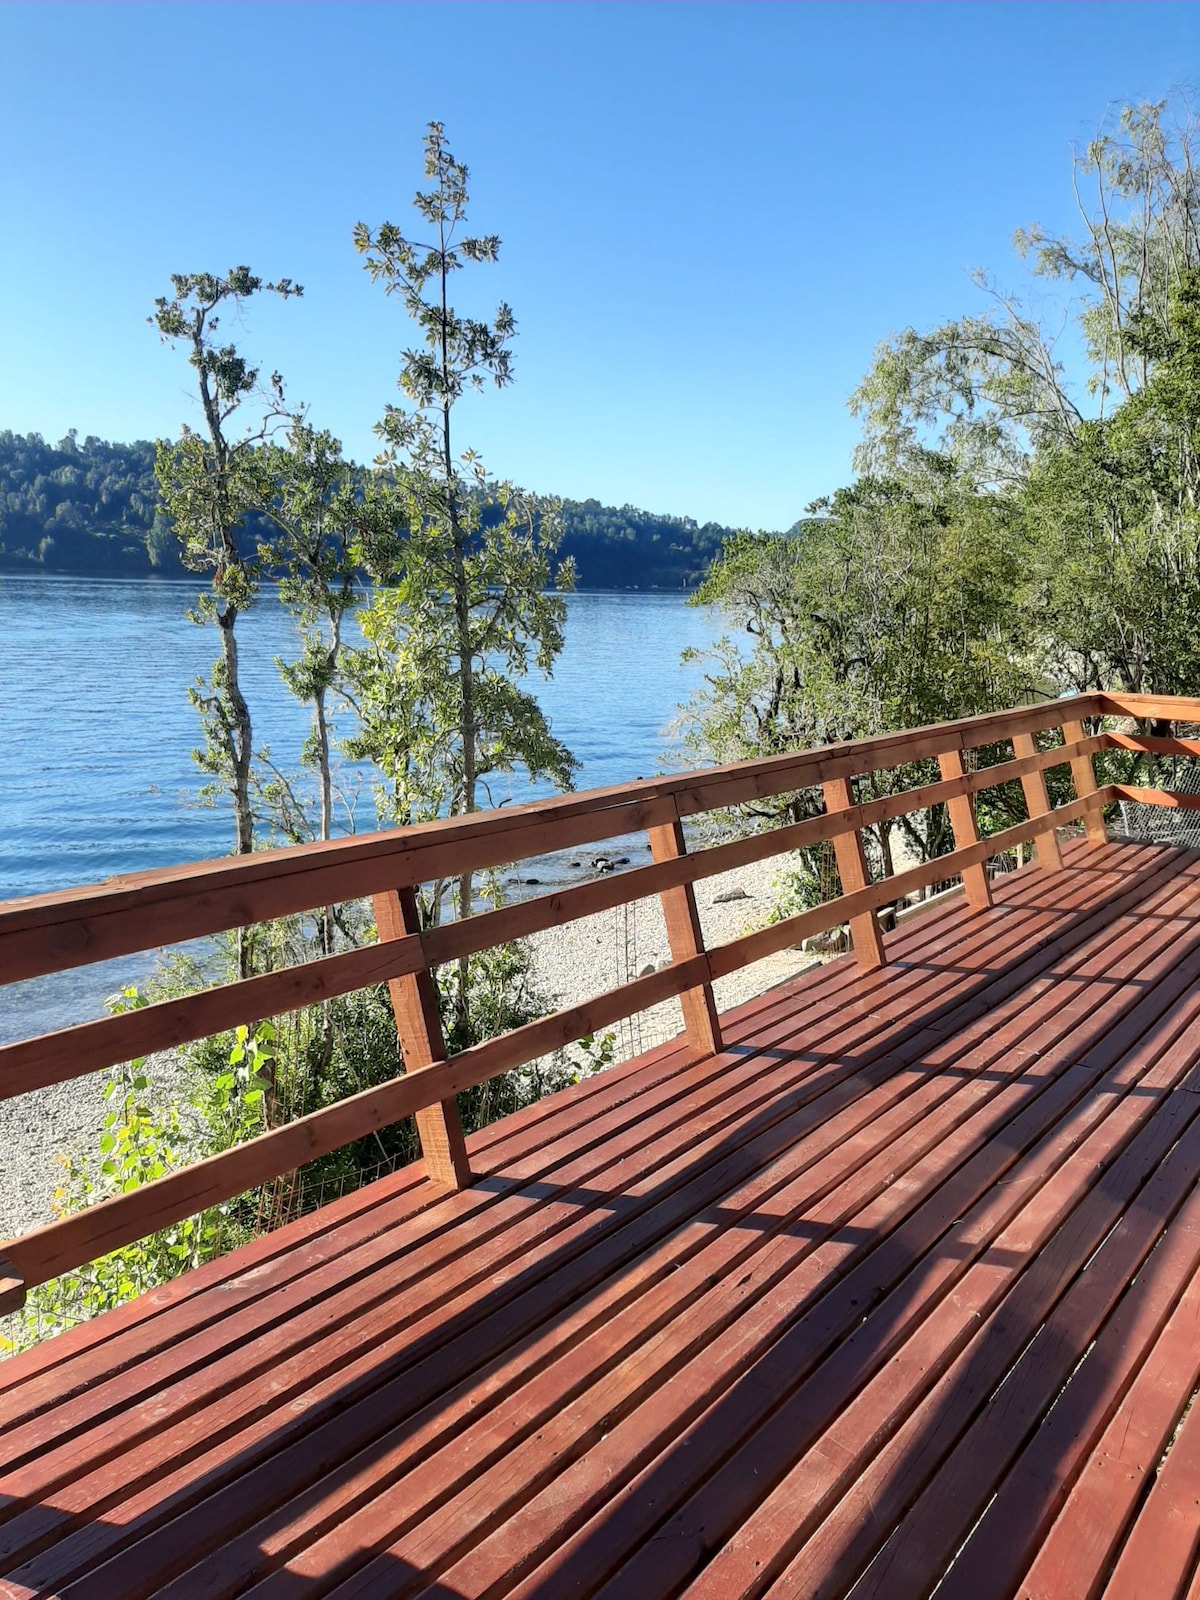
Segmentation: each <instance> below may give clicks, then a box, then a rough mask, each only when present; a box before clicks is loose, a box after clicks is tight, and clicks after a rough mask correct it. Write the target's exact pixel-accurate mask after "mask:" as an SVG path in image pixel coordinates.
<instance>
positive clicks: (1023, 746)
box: [1012, 733, 1095, 872]
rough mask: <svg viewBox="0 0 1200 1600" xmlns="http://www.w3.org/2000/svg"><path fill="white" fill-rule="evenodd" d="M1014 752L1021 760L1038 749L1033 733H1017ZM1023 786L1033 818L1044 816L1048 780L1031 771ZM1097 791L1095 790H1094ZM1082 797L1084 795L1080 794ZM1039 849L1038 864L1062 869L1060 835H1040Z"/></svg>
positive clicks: (1045, 868) (1037, 847) (1047, 801)
mask: <svg viewBox="0 0 1200 1600" xmlns="http://www.w3.org/2000/svg"><path fill="white" fill-rule="evenodd" d="M1012 746H1013V754H1014V755H1015V756H1016V757H1017V759H1018V760H1020V759H1021V758H1022V757H1023V756H1031V755H1033V754H1034V753H1035V752H1036V750H1037V745H1036V744H1035V743H1034V741H1033V734H1032V733H1015V734H1014V735H1013V742H1012ZM1021 788H1022V789H1023V790H1024V792H1025V805H1026V808H1027V810H1028V812H1029V815H1030V817H1031V818H1036V817H1044V816H1046V815H1047V813H1048V812H1049V811H1050V797H1049V796H1048V795H1047V793H1046V780H1045V778H1044V776H1043V775H1042V774H1041V773H1040V772H1029V773H1026V774H1025V776H1024V777H1023V778H1022V779H1021ZM1092 792H1093V793H1095V791H1094V790H1093V791H1092ZM1080 798H1081V799H1083V798H1084V796H1082V795H1081V796H1080ZM1034 848H1035V849H1036V851H1037V859H1038V865H1039V866H1040V867H1042V868H1043V869H1044V870H1045V871H1046V872H1061V871H1062V851H1061V850H1060V849H1059V847H1058V835H1057V834H1056V833H1055V832H1054V831H1053V830H1050V831H1049V832H1046V833H1041V834H1039V835H1038V838H1037V843H1036V845H1035V846H1034Z"/></svg>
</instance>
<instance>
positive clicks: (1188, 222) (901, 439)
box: [854, 102, 1200, 694]
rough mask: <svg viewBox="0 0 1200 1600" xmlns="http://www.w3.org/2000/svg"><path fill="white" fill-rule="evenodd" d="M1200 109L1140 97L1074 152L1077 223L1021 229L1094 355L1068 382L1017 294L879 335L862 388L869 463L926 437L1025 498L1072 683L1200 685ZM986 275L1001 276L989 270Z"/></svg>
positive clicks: (1048, 653)
mask: <svg viewBox="0 0 1200 1600" xmlns="http://www.w3.org/2000/svg"><path fill="white" fill-rule="evenodd" d="M1193 139H1194V135H1193V124H1192V123H1191V122H1190V120H1189V121H1184V122H1183V123H1182V124H1181V125H1180V126H1177V127H1172V126H1171V124H1170V121H1169V117H1168V108H1167V105H1166V103H1165V102H1160V103H1157V104H1148V105H1138V106H1130V107H1127V108H1126V109H1125V111H1124V112H1123V113H1122V114H1121V116H1120V118H1119V119H1118V121H1117V123H1116V125H1115V126H1111V125H1110V126H1109V127H1108V128H1107V129H1105V130H1104V131H1103V132H1102V133H1101V134H1100V135H1099V136H1098V137H1097V138H1096V139H1095V140H1093V141H1092V142H1091V143H1090V144H1089V145H1088V146H1087V148H1086V150H1084V151H1083V152H1082V153H1081V154H1080V155H1079V156H1078V157H1077V159H1076V163H1075V167H1076V170H1075V188H1076V197H1077V200H1078V203H1079V210H1080V221H1081V225H1082V227H1081V231H1080V233H1079V235H1078V236H1077V237H1072V236H1069V235H1065V234H1064V235H1051V234H1049V233H1047V232H1046V231H1045V230H1044V229H1042V228H1040V227H1037V226H1035V227H1033V228H1030V229H1026V230H1021V231H1019V232H1018V234H1017V236H1016V243H1017V246H1018V248H1019V249H1020V250H1021V252H1022V253H1023V254H1024V255H1025V256H1026V257H1027V259H1029V260H1030V261H1031V262H1032V264H1033V267H1034V270H1035V271H1036V272H1037V273H1038V274H1040V275H1041V276H1042V277H1044V278H1046V279H1048V280H1051V281H1057V282H1059V283H1062V284H1064V285H1069V286H1071V287H1072V288H1077V289H1079V290H1080V291H1081V292H1080V294H1079V296H1078V298H1077V299H1076V300H1075V301H1074V302H1073V303H1072V314H1073V315H1074V316H1075V318H1076V323H1077V329H1078V333H1079V335H1080V339H1081V342H1082V344H1083V347H1084V349H1085V351H1086V353H1087V357H1088V359H1089V362H1090V371H1089V373H1088V377H1087V381H1086V385H1085V386H1084V387H1085V390H1086V392H1085V393H1083V394H1074V393H1072V390H1071V386H1070V385H1069V383H1068V382H1067V378H1066V374H1065V372H1064V370H1063V367H1062V365H1061V363H1060V362H1059V361H1058V360H1057V358H1056V356H1055V353H1054V350H1055V339H1056V336H1057V332H1058V330H1056V329H1053V328H1050V327H1048V326H1047V325H1046V324H1045V322H1043V321H1042V320H1040V319H1039V317H1038V316H1036V315H1035V314H1034V313H1033V312H1032V311H1031V310H1030V309H1029V308H1028V307H1027V306H1024V305H1022V304H1021V303H1020V302H1019V301H1018V300H1017V299H1016V298H1015V297H1013V296H1007V295H1002V294H999V293H997V292H996V291H995V290H990V292H991V294H992V297H993V309H992V310H991V311H990V312H988V313H986V314H984V315H982V316H965V317H959V318H955V319H952V320H950V321H948V322H945V323H943V324H941V325H940V326H939V327H936V328H933V329H931V330H930V331H929V332H927V333H924V334H918V333H917V332H916V331H915V330H914V329H912V328H909V329H907V330H906V331H904V332H903V333H902V334H900V335H899V336H898V337H896V338H894V339H892V340H891V341H890V342H889V343H888V344H886V345H884V346H882V347H881V348H880V350H879V351H878V352H877V356H876V360H875V363H874V365H873V366H872V369H871V371H870V372H869V373H868V374H867V376H866V378H865V379H864V381H863V384H862V386H861V387H860V389H859V391H858V393H857V394H856V396H855V401H854V405H855V409H856V410H857V411H858V412H859V414H860V415H861V416H862V418H863V423H864V436H863V445H862V448H861V450H860V454H859V460H860V464H862V465H863V466H867V467H874V468H878V467H879V466H880V464H886V465H887V467H888V469H889V470H890V471H894V472H902V473H907V472H909V471H911V470H913V469H914V464H915V463H918V462H919V460H920V458H921V456H922V455H923V454H927V453H928V449H929V447H930V445H931V444H932V445H934V446H936V449H937V450H938V451H939V452H941V454H942V455H943V456H944V457H945V459H946V460H947V461H948V462H949V463H951V465H952V467H953V469H954V471H955V472H956V473H957V474H958V475H959V477H960V478H961V479H962V481H963V482H964V483H965V484H967V485H970V486H973V487H977V488H982V489H987V488H989V487H991V488H995V487H997V486H1002V487H1003V488H1004V489H1005V492H1006V493H1007V494H1008V495H1009V497H1010V498H1012V499H1013V500H1014V501H1015V503H1016V506H1017V509H1018V511H1019V513H1020V514H1021V515H1022V516H1023V517H1024V519H1025V523H1026V530H1027V535H1028V560H1027V563H1026V564H1025V566H1024V568H1023V570H1022V573H1021V585H1020V601H1021V606H1022V609H1023V610H1024V612H1025V616H1026V627H1025V632H1026V636H1027V638H1028V640H1029V643H1030V648H1031V651H1032V655H1033V659H1034V660H1035V662H1036V666H1037V671H1038V676H1039V677H1040V679H1041V681H1042V682H1043V683H1044V684H1045V685H1046V686H1047V687H1049V686H1054V687H1056V688H1061V689H1089V688H1095V687H1114V688H1116V687H1122V688H1125V689H1128V690H1132V691H1134V692H1158V693H1182V694H1189V693H1194V692H1195V691H1196V689H1197V687H1200V622H1198V621H1197V619H1198V618H1200V540H1198V530H1197V497H1198V496H1200V451H1198V449H1197V444H1198V442H1200V440H1198V431H1197V430H1198V427H1200V187H1198V182H1197V165H1196V160H1195V151H1194V146H1193ZM978 281H979V282H980V283H981V285H983V286H984V287H988V285H987V284H986V281H985V280H984V279H983V278H982V277H980V278H979V280H978Z"/></svg>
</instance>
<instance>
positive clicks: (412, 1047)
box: [371, 888, 471, 1189]
mask: <svg viewBox="0 0 1200 1600" xmlns="http://www.w3.org/2000/svg"><path fill="white" fill-rule="evenodd" d="M371 905H372V907H373V908H374V912H375V926H376V928H377V929H378V932H379V937H380V939H401V938H403V937H404V936H405V935H406V934H410V933H419V932H420V931H421V923H420V918H419V917H418V915H417V897H416V895H415V893H414V892H413V890H412V889H409V888H404V889H389V890H388V891H387V892H386V893H383V894H377V895H373V896H372V897H371ZM388 993H389V994H390V995H391V997H392V1011H393V1012H394V1014H395V1017H396V1032H397V1034H398V1035H399V1038H400V1053H401V1055H402V1056H403V1058H404V1067H405V1071H406V1072H416V1071H419V1070H420V1069H421V1068H422V1067H428V1066H431V1065H432V1064H433V1063H434V1062H435V1061H444V1060H445V1059H446V1044H445V1040H444V1039H443V1037H442V1023H441V1018H440V1017H439V1015H438V1003H437V991H436V989H435V988H434V983H433V975H432V974H431V973H430V971H429V969H428V967H423V968H422V969H421V971H419V972H406V973H405V974H404V976H403V977H400V978H391V979H389V981H388ZM417 1132H418V1134H419V1135H420V1139H421V1154H422V1155H423V1156H424V1158H425V1173H426V1176H427V1177H429V1178H431V1179H432V1180H433V1182H434V1183H444V1184H448V1185H449V1186H450V1187H451V1188H455V1189H461V1188H463V1187H465V1186H466V1185H467V1184H469V1183H470V1182H471V1166H470V1162H469V1161H468V1160H467V1146H466V1141H465V1140H464V1138H463V1131H462V1123H461V1122H460V1121H459V1117H458V1106H457V1105H456V1104H455V1102H454V1100H453V1099H449V1100H442V1101H440V1102H439V1103H438V1104H437V1105H433V1106H428V1107H426V1109H425V1110H424V1111H418V1112H417Z"/></svg>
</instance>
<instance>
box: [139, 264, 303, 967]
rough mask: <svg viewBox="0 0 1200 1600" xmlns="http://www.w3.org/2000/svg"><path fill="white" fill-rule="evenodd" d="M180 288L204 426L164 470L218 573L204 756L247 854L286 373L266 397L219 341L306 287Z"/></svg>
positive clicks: (191, 554) (204, 706)
mask: <svg viewBox="0 0 1200 1600" xmlns="http://www.w3.org/2000/svg"><path fill="white" fill-rule="evenodd" d="M171 287H172V289H173V291H174V297H173V298H170V299H168V298H167V297H166V296H165V295H164V296H160V297H159V298H158V299H157V300H156V301H155V310H154V314H153V316H152V317H151V318H150V321H151V322H152V323H153V325H154V326H155V327H156V328H157V329H158V332H159V334H160V336H161V337H162V339H163V341H164V342H165V343H168V344H177V343H181V344H182V345H183V346H184V348H185V349H186V350H187V352H188V361H189V363H190V365H191V367H192V368H193V370H194V372H195V374H196V383H197V388H198V392H199V399H200V408H201V411H202V413H203V417H204V431H203V432H202V433H194V432H192V430H191V429H190V428H188V427H185V428H184V429H183V432H182V433H181V434H180V436H179V438H178V440H176V441H175V443H173V444H172V443H169V442H168V441H166V440H161V441H160V442H159V445H158V448H157V450H156V452H155V458H154V472H155V476H156V478H157V479H158V487H159V493H160V495H161V497H162V504H163V508H164V509H165V511H166V512H167V514H168V515H169V516H170V518H171V520H172V522H173V524H174V527H175V534H176V537H177V538H178V540H179V545H180V550H181V553H182V560H183V564H184V566H186V567H187V568H188V570H189V571H192V572H202V573H206V574H207V575H208V587H207V589H206V590H205V591H204V592H203V593H202V594H201V596H200V598H199V601H198V604H197V607H196V610H195V612H194V613H193V620H194V621H196V622H198V623H201V624H204V623H211V624H212V625H214V626H215V627H216V629H217V636H218V639H219V641H220V654H219V656H218V658H217V661H216V662H215V664H214V666H213V669H212V672H211V675H210V677H209V680H208V682H207V683H205V682H204V681H203V680H201V681H200V682H199V683H198V684H196V685H195V686H194V687H193V688H192V690H191V691H190V693H191V699H192V704H193V705H194V706H195V707H196V709H197V711H198V712H199V714H200V725H201V728H202V729H203V733H204V745H203V747H202V748H201V749H199V750H197V751H196V752H195V756H196V760H197V761H198V762H199V764H200V766H201V768H202V770H203V771H205V772H207V773H208V774H209V775H210V776H211V777H212V778H213V779H214V780H215V782H216V783H218V784H220V785H222V786H224V788H225V789H226V790H227V791H228V793H229V796H230V799H231V800H232V802H233V818H234V829H235V835H236V843H237V851H238V853H239V854H241V855H246V854H248V853H249V852H250V851H251V850H253V849H254V818H253V811H252V805H251V794H250V791H251V784H252V761H253V722H252V719H251V715H250V708H249V706H248V705H247V703H246V697H245V695H244V694H243V693H242V686H241V674H240V667H239V659H238V644H237V620H238V617H239V616H240V615H241V613H242V612H243V611H245V610H246V609H247V608H248V607H249V606H250V605H252V604H253V602H254V598H255V596H256V594H257V592H258V581H259V577H260V573H261V559H260V557H259V555H258V552H257V551H253V550H252V551H250V552H249V553H247V551H246V549H245V545H244V541H243V540H242V539H241V538H239V533H240V532H241V530H242V528H243V525H244V523H245V521H246V518H247V516H248V515H249V514H250V513H251V512H259V513H261V512H263V511H265V510H266V509H267V507H268V506H269V505H270V503H271V501H272V500H273V499H274V495H275V484H274V479H273V476H272V474H271V471H270V466H271V462H270V458H269V456H268V454H267V453H266V452H265V451H263V450H261V449H259V448H257V447H258V446H259V445H261V444H262V442H263V440H264V439H265V438H266V437H267V436H268V434H269V433H270V431H271V428H272V425H273V424H274V423H275V422H276V421H277V419H279V418H280V417H282V416H286V412H285V409H284V401H283V380H282V379H281V378H280V376H279V374H278V373H277V372H276V373H273V374H272V375H271V380H270V390H269V392H268V393H265V394H263V393H262V392H260V390H259V387H258V369H257V368H256V367H252V366H250V365H249V364H248V362H247V361H246V359H245V357H244V356H242V355H241V354H240V353H239V351H238V350H237V348H236V346H234V345H232V344H228V343H226V344H222V343H221V336H220V329H221V327H222V326H223V319H224V317H225V314H226V312H227V310H228V311H232V312H233V313H234V314H235V315H238V314H240V313H241V311H242V309H243V307H244V305H245V302H246V301H247V300H248V299H250V297H251V296H253V295H255V294H258V293H269V294H276V295H278V296H280V298H281V299H285V300H286V299H290V298H291V297H293V296H294V295H298V294H301V293H302V292H303V291H302V290H301V289H300V288H299V286H298V285H296V284H293V283H292V282H291V280H290V279H289V278H282V279H280V281H279V282H278V283H266V284H264V282H263V280H262V279H261V278H259V277H256V276H255V275H254V274H253V273H252V272H251V271H250V269H249V268H248V267H234V268H233V269H232V271H230V272H229V273H227V274H226V275H225V277H223V278H218V277H216V276H215V275H213V274H212V273H208V272H196V273H172V275H171ZM254 397H257V398H258V399H259V401H260V406H259V410H260V412H261V415H260V416H259V417H258V418H257V419H256V420H254V421H252V422H251V423H250V425H249V426H248V427H245V428H244V429H241V428H240V427H239V418H238V413H239V412H240V411H242V409H243V407H245V406H246V404H247V402H249V401H250V400H251V399H252V398H254ZM252 968H253V957H252V953H251V950H250V947H249V943H248V942H247V941H243V942H242V945H241V949H240V959H239V969H240V973H241V976H242V977H246V976H248V975H249V973H250V971H251V970H252Z"/></svg>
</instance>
